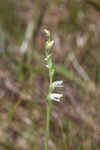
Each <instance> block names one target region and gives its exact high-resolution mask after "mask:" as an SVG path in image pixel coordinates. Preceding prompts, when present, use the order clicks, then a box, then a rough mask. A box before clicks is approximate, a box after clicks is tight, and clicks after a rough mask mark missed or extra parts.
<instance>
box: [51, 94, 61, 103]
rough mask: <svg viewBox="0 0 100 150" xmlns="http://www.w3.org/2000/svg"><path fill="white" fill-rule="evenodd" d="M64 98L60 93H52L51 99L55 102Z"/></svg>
mask: <svg viewBox="0 0 100 150" xmlns="http://www.w3.org/2000/svg"><path fill="white" fill-rule="evenodd" d="M62 96H63V94H58V93H52V94H51V96H50V98H51V100H55V101H58V102H59V101H60V98H61V97H62Z"/></svg>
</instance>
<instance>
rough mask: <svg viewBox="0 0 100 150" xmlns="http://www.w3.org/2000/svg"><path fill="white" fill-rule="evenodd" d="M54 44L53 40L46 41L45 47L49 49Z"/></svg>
mask: <svg viewBox="0 0 100 150" xmlns="http://www.w3.org/2000/svg"><path fill="white" fill-rule="evenodd" d="M53 45H54V41H50V42H46V48H47V49H50V48H52V46H53Z"/></svg>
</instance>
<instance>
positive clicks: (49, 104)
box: [45, 100, 51, 150]
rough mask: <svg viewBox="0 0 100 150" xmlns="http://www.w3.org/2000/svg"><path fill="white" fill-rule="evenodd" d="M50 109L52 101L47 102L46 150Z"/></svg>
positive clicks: (46, 148)
mask: <svg viewBox="0 0 100 150" xmlns="http://www.w3.org/2000/svg"><path fill="white" fill-rule="evenodd" d="M50 109H51V101H50V100H49V101H47V120H46V143H45V150H48V139H49V129H50Z"/></svg>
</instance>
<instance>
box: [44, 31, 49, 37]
mask: <svg viewBox="0 0 100 150" xmlns="http://www.w3.org/2000/svg"><path fill="white" fill-rule="evenodd" d="M44 32H45V33H46V35H47V36H48V37H49V36H50V32H49V31H48V30H47V29H44Z"/></svg>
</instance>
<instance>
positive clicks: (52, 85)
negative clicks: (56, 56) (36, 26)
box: [44, 29, 63, 102]
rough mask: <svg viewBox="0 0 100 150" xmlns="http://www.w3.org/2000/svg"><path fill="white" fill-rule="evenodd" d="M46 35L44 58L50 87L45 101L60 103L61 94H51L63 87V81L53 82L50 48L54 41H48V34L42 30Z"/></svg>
mask: <svg viewBox="0 0 100 150" xmlns="http://www.w3.org/2000/svg"><path fill="white" fill-rule="evenodd" d="M44 31H45V33H46V35H47V38H48V40H47V42H46V46H45V49H46V58H45V61H46V62H47V64H46V67H47V68H48V70H49V78H50V87H49V94H48V96H47V100H55V101H58V102H59V101H60V98H61V97H62V96H63V94H58V93H53V90H54V89H55V88H57V87H63V81H62V80H60V81H54V82H53V76H54V72H55V68H54V64H53V61H52V53H51V48H52V46H53V45H54V41H52V40H51V39H50V32H49V31H48V30H46V29H45V30H44Z"/></svg>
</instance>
